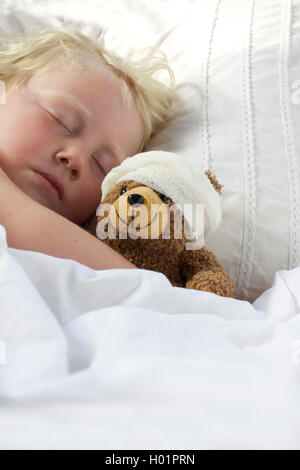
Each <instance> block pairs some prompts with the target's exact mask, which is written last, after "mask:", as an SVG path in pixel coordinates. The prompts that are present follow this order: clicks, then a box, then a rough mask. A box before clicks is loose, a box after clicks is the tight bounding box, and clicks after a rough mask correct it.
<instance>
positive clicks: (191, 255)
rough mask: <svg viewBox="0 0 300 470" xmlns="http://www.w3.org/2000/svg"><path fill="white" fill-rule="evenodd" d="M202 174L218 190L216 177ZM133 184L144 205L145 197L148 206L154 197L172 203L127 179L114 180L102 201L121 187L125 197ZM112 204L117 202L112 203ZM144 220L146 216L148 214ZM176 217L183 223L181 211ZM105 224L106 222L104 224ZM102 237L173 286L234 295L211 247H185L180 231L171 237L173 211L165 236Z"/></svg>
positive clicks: (118, 194)
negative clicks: (159, 273) (168, 234)
mask: <svg viewBox="0 0 300 470" xmlns="http://www.w3.org/2000/svg"><path fill="white" fill-rule="evenodd" d="M206 175H207V176H208V178H209V180H210V182H211V183H212V185H213V186H214V188H215V189H216V191H218V192H219V193H220V194H221V189H222V186H221V185H220V184H219V183H218V181H217V179H216V177H215V176H213V175H211V173H210V172H209V171H207V172H206ZM134 188H139V191H138V194H141V195H143V197H144V199H145V201H144V204H145V205H146V206H147V199H148V206H147V207H148V208H149V207H151V201H152V203H153V201H156V202H157V201H158V200H159V201H160V205H162V204H167V205H168V206H169V207H171V206H172V205H173V202H172V201H171V200H170V199H168V200H167V201H165V202H163V201H162V200H161V199H159V193H158V192H156V191H154V190H152V189H150V188H148V187H146V186H145V185H143V184H141V183H138V182H135V181H128V180H127V181H122V182H120V183H118V184H117V185H116V186H115V187H114V188H113V190H112V191H110V193H109V194H107V196H106V198H105V199H104V200H103V201H102V204H105V203H107V204H114V205H115V204H118V202H119V200H121V197H122V194H121V190H122V189H126V192H124V193H123V194H125V196H123V200H124V198H125V197H128V196H127V194H128V192H129V194H132V193H135V194H136V193H137V191H131V190H133V189H134ZM130 191H131V193H130ZM149 201H150V202H149ZM114 207H121V206H116V205H115V206H114ZM147 210H148V209H147ZM105 216H106V217H107V213H106V214H104V215H102V216H99V217H98V219H97V221H98V222H100V221H101V220H102V221H103V220H104V218H105ZM118 216H119V214H118ZM133 219H134V217H133V216H131V218H128V219H127V221H128V222H129V223H130V221H131V223H132V220H133ZM106 220H107V219H106ZM119 220H120V219H119ZM148 220H150V216H149V219H148ZM180 220H181V223H182V224H183V223H184V219H183V216H182V214H181V219H180ZM147 225H148V224H147ZM107 227H108V225H106V228H107ZM116 235H117V236H118V235H119V233H118V231H116ZM99 238H100V237H99ZM103 241H104V243H106V244H108V245H109V246H110V247H111V248H113V249H114V250H116V251H117V252H119V253H120V254H121V255H122V256H124V257H125V258H126V259H128V260H129V261H130V262H131V263H133V264H134V265H135V266H137V267H138V268H142V269H149V270H152V271H157V272H161V273H163V274H164V275H165V276H166V277H167V278H168V279H169V281H170V282H171V284H172V285H173V286H177V287H186V288H188V289H197V290H201V291H206V292H212V293H214V294H217V295H221V296H224V297H233V298H235V295H236V291H235V287H234V284H233V282H232V280H231V278H230V277H229V275H228V274H227V273H226V272H225V270H224V269H223V268H222V266H221V265H220V264H219V263H218V261H217V259H216V257H215V255H214V254H213V253H212V252H211V251H208V250H207V249H206V248H204V247H202V248H201V249H198V250H186V249H185V244H186V242H187V239H186V238H185V235H184V234H183V236H182V238H180V239H176V238H174V214H173V213H172V212H171V213H170V238H169V239H164V238H163V237H162V235H161V234H160V235H159V238H158V239H151V238H144V239H143V238H136V239H132V238H130V237H129V236H128V235H127V238H126V239H120V237H119V238H116V239H112V238H106V239H103Z"/></svg>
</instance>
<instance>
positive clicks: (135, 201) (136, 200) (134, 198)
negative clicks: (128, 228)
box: [128, 194, 145, 206]
mask: <svg viewBox="0 0 300 470" xmlns="http://www.w3.org/2000/svg"><path fill="white" fill-rule="evenodd" d="M144 200H145V199H144V198H143V196H141V195H140V194H130V195H129V196H128V202H129V204H130V205H132V206H139V205H141V204H143V203H144Z"/></svg>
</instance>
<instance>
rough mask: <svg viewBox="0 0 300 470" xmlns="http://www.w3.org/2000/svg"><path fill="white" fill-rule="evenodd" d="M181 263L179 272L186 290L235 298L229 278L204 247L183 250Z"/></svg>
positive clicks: (233, 287)
mask: <svg viewBox="0 0 300 470" xmlns="http://www.w3.org/2000/svg"><path fill="white" fill-rule="evenodd" d="M181 261H182V265H181V271H182V274H183V275H184V277H185V279H186V287H187V288H188V289H196V290H202V291H206V292H212V293H214V294H217V295H221V296H223V297H233V298H235V296H236V291H235V286H234V284H233V282H232V280H231V278H230V276H229V275H228V274H227V273H226V271H225V270H224V269H223V268H222V266H221V265H220V264H219V263H218V261H217V258H216V256H215V255H214V254H213V253H212V252H211V251H209V250H207V249H206V248H204V247H202V248H201V249H200V250H185V251H184V252H183V253H182V260H181Z"/></svg>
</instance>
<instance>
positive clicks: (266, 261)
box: [150, 0, 300, 301]
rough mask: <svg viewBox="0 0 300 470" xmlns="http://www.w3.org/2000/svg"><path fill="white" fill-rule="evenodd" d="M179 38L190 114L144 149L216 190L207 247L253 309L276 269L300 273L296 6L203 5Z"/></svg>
mask: <svg viewBox="0 0 300 470" xmlns="http://www.w3.org/2000/svg"><path fill="white" fill-rule="evenodd" d="M186 30H187V32H188V33H189V34H187V35H186V36H185V38H186V41H185V47H186V48H187V51H188V52H189V57H188V59H189V61H191V62H192V63H193V64H194V69H193V71H192V70H191V69H190V68H189V69H188V70H187V74H186V76H185V77H184V79H185V80H186V81H188V79H189V80H190V82H191V83H192V84H193V85H194V87H195V89H197V90H199V87H200V88H201V92H199V96H200V99H198V100H197V109H196V110H195V111H194V115H192V114H191V115H190V118H191V123H190V124H188V125H187V126H186V128H185V127H184V125H183V124H184V121H182V122H181V121H180V120H178V121H177V122H174V123H172V124H170V125H169V126H168V127H167V128H166V129H165V131H163V132H162V133H161V134H160V135H159V136H157V137H156V138H155V139H153V141H152V143H151V145H150V148H162V149H165V150H172V151H175V152H176V151H178V152H179V153H181V154H182V155H186V157H187V164H189V165H190V164H192V165H193V164H194V165H197V164H199V163H200V164H201V165H202V166H203V168H204V169H210V170H211V171H212V172H213V173H215V174H216V176H217V178H218V179H219V181H220V182H221V183H222V184H223V185H224V190H223V221H222V223H221V225H220V226H219V228H218V229H217V231H216V232H215V233H214V234H213V235H211V237H210V238H209V239H207V240H206V246H207V247H208V248H210V249H212V250H213V251H214V253H215V254H216V256H217V257H218V259H219V261H220V262H221V263H222V265H223V266H224V268H225V269H227V271H228V272H229V274H230V275H231V276H232V278H233V281H234V282H235V284H236V286H237V291H238V297H239V298H240V299H245V300H249V301H253V300H255V299H256V298H257V297H258V296H259V295H260V294H261V293H262V292H263V291H264V290H265V289H266V288H269V287H270V286H271V284H272V282H273V279H274V275H275V272H276V271H278V270H282V269H291V268H293V267H296V266H299V265H300V192H299V188H300V184H299V183H300V132H299V129H300V108H299V104H300V94H299V91H300V88H299V87H300V48H299V38H300V2H299V0H295V1H293V2H291V1H284V0H256V2H253V1H252V0H243V1H242V2H241V1H240V0H227V1H226V2H225V1H221V2H211V1H209V0H206V1H202V2H201V4H200V2H199V4H198V5H197V11H195V14H194V15H193V17H191V18H190V21H189V23H188V25H187V27H186ZM181 39H183V37H182V38H181ZM181 59H182V64H181V68H182V70H183V74H184V65H185V64H184V61H185V60H186V57H181ZM186 66H188V64H186ZM189 66H190V62H189ZM195 98H196V94H195V96H194V99H195ZM299 288H300V286H299Z"/></svg>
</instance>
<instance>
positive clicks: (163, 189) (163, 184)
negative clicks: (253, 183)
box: [101, 150, 222, 240]
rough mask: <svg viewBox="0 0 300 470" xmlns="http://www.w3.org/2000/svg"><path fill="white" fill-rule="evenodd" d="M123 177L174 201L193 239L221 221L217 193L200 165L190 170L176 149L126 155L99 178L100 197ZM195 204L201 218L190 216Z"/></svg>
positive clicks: (193, 214)
mask: <svg viewBox="0 0 300 470" xmlns="http://www.w3.org/2000/svg"><path fill="white" fill-rule="evenodd" d="M125 180H132V181H136V182H138V183H142V184H144V185H146V186H148V187H149V188H152V189H154V190H155V191H158V192H159V193H162V194H164V195H165V196H167V197H169V198H170V199H171V200H172V201H173V202H174V203H176V204H178V206H179V207H180V209H181V210H182V213H183V215H184V217H185V219H186V221H187V222H188V224H189V226H190V228H191V229H192V232H193V234H194V239H195V240H199V239H200V238H201V237H202V238H203V228H204V236H205V237H207V236H208V235H209V234H211V233H213V232H214V231H215V230H216V229H217V227H218V226H219V224H220V222H221V218H222V211H221V195H220V194H219V193H218V192H217V191H216V189H215V188H214V187H213V185H212V183H211V182H210V180H209V178H208V176H207V175H206V174H205V172H204V171H201V170H200V168H199V169H198V168H197V169H196V168H195V171H194V170H191V169H190V168H189V167H188V166H187V164H186V163H185V161H184V159H183V158H182V157H181V156H180V155H178V154H176V153H173V152H165V151H162V150H156V151H154V150H153V151H149V152H142V153H139V154H137V155H134V156H133V157H128V158H126V159H125V160H124V161H123V162H122V163H121V164H120V165H119V166H118V167H115V168H113V169H112V170H111V171H110V172H109V173H108V174H107V175H106V177H105V178H104V180H103V181H102V186H101V189H102V199H101V201H103V199H104V198H105V197H106V195H107V194H108V193H109V192H110V191H111V190H112V189H113V187H114V186H115V185H116V184H118V183H120V182H121V181H125ZM197 205H198V207H199V205H201V207H202V214H204V221H203V217H200V218H199V217H197V216H196V217H194V216H195V211H193V210H191V209H192V208H193V207H196V206H197ZM202 205H203V206H202ZM196 214H197V210H196ZM200 219H201V220H200Z"/></svg>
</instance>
